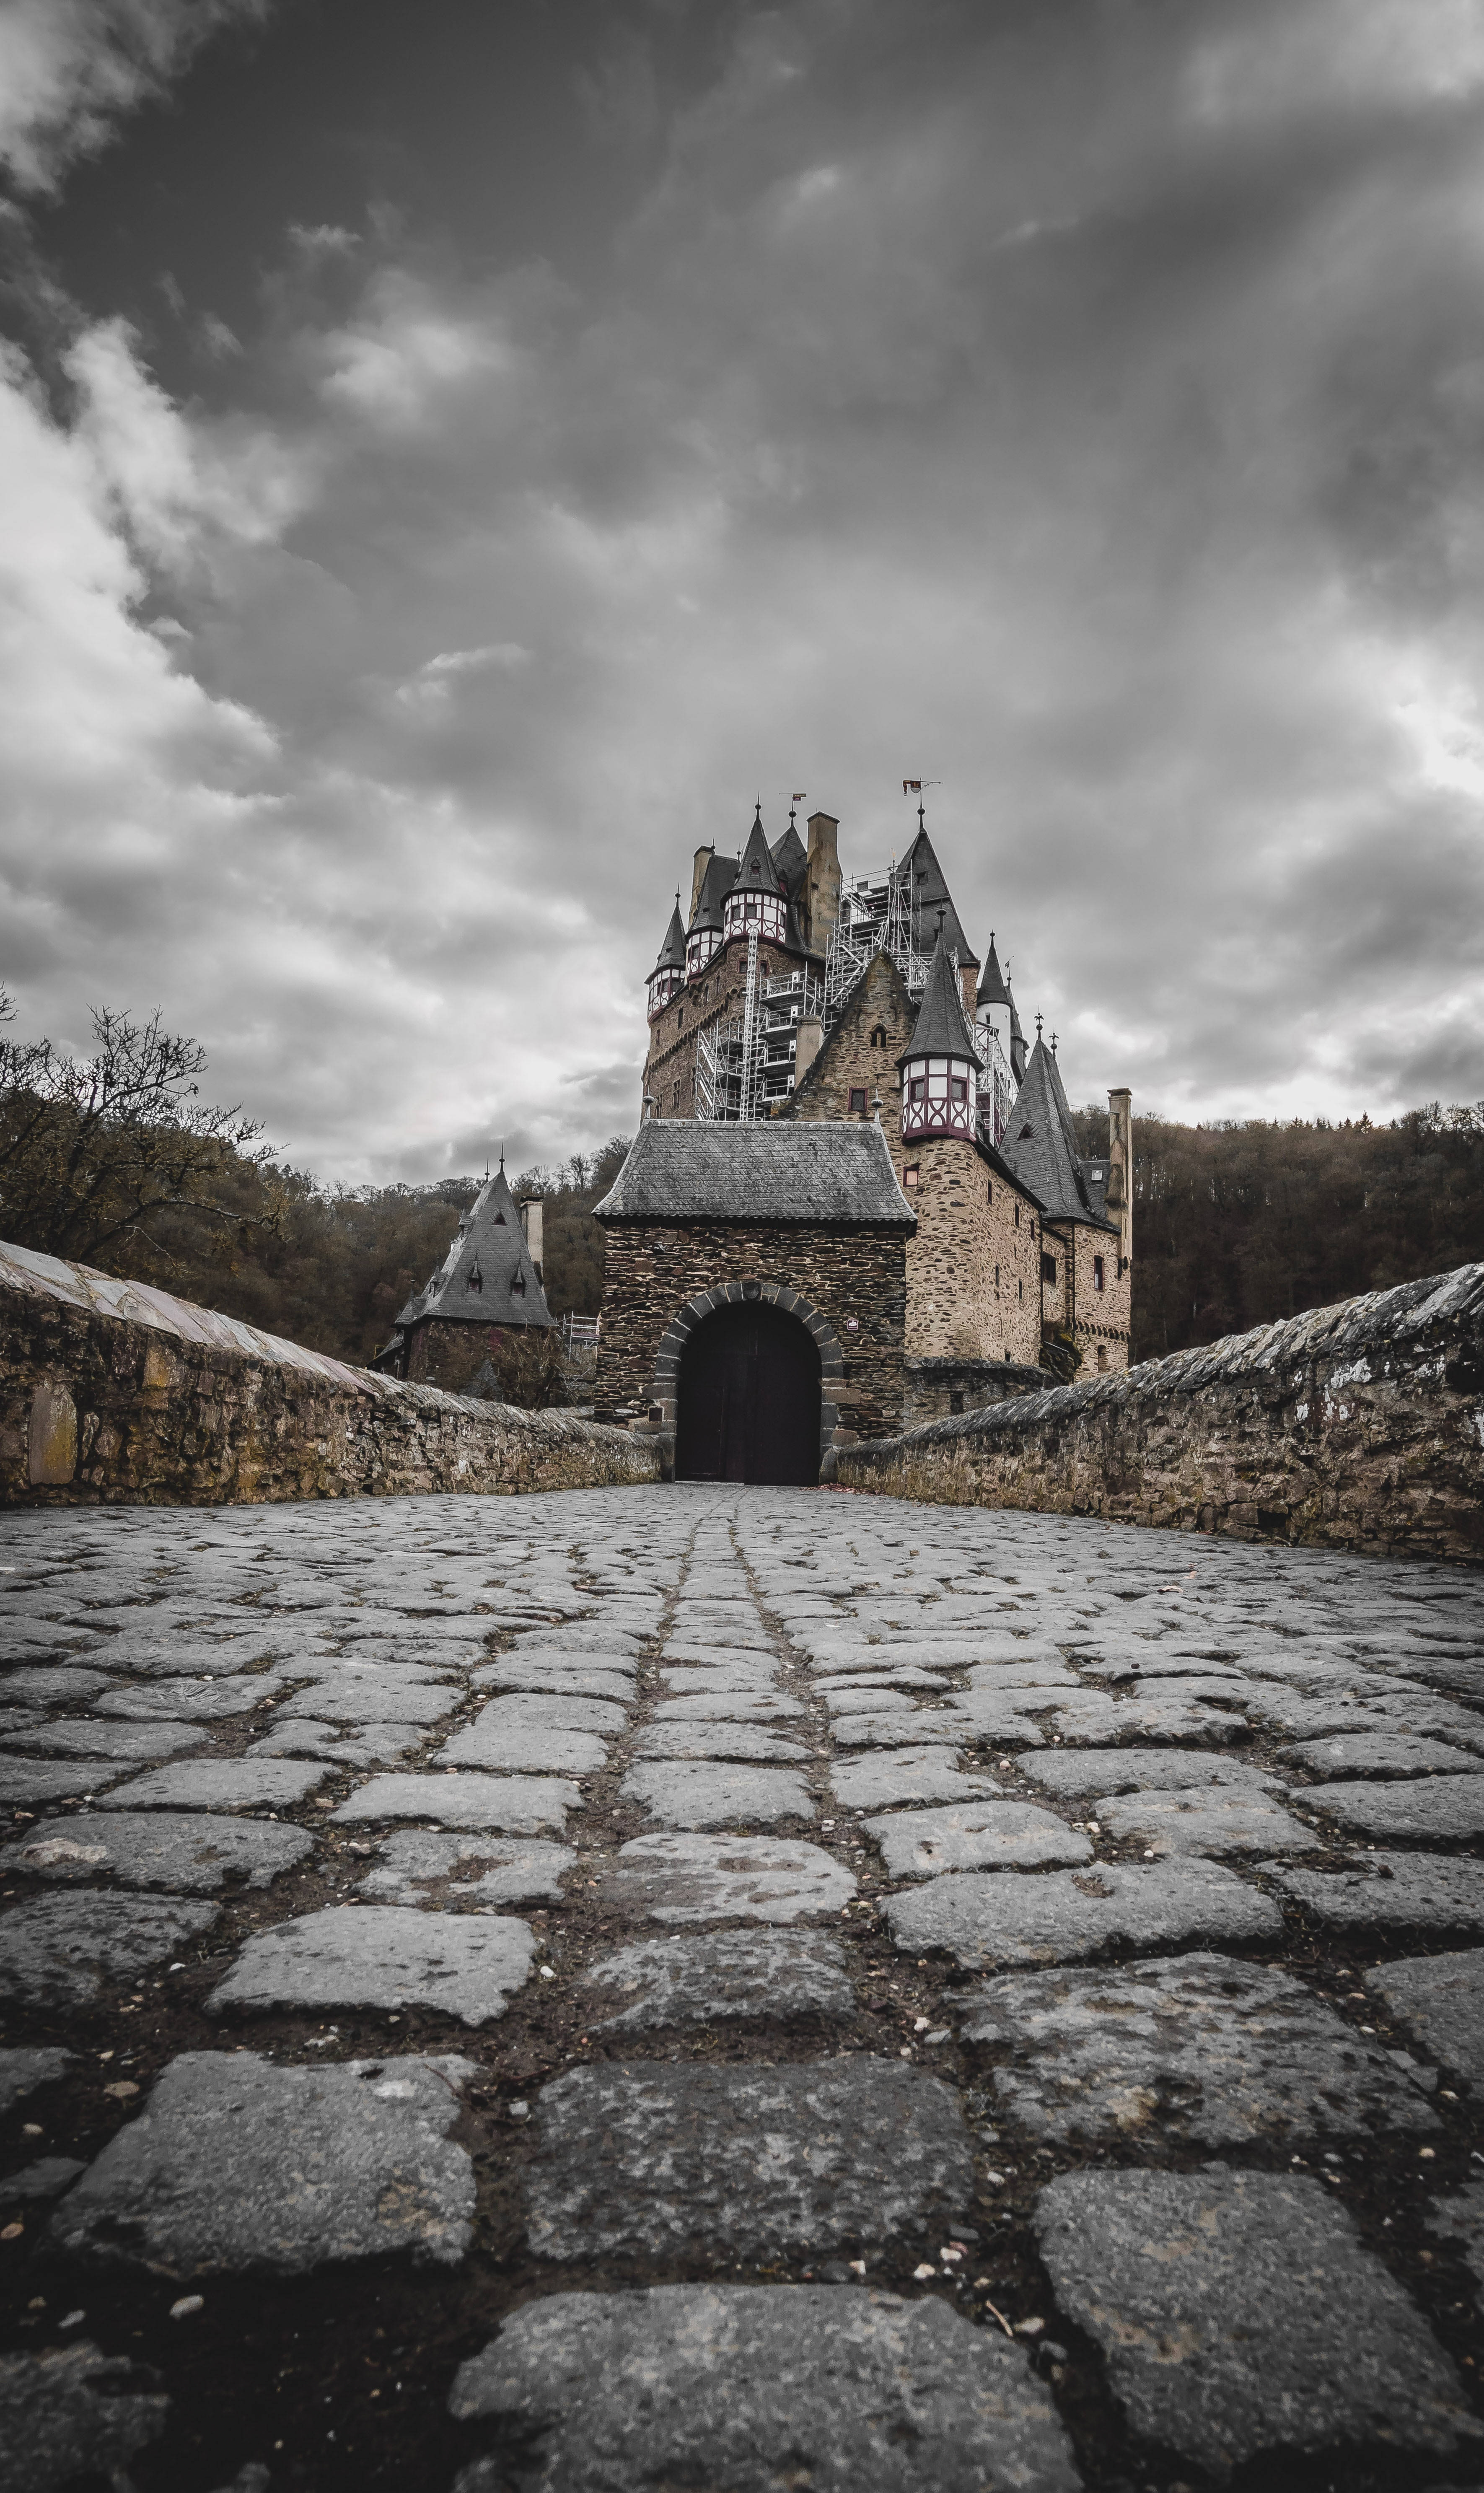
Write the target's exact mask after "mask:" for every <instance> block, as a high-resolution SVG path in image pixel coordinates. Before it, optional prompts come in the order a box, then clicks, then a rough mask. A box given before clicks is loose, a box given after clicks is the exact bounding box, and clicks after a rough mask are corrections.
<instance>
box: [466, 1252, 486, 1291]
mask: <svg viewBox="0 0 1484 2493" xmlns="http://www.w3.org/2000/svg"><path fill="white" fill-rule="evenodd" d="M484 1286H485V1277H484V1275H483V1273H482V1272H481V1271H480V1269H479V1258H478V1256H476V1257H475V1259H474V1262H473V1263H472V1264H471V1265H470V1267H469V1287H470V1289H471V1290H482V1289H483V1288H484Z"/></svg>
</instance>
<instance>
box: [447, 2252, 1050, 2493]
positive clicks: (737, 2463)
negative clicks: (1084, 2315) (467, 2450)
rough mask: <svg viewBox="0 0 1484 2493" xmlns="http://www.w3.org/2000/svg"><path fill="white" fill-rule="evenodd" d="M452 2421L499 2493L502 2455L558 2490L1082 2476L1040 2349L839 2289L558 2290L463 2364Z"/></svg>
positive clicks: (952, 2483)
mask: <svg viewBox="0 0 1484 2493" xmlns="http://www.w3.org/2000/svg"><path fill="white" fill-rule="evenodd" d="M449 2411H450V2413H451V2414H452V2415H454V2416H455V2417H457V2418H459V2419H460V2421H463V2422H469V2421H475V2420H477V2421H480V2422H483V2423H486V2424H488V2425H489V2426H490V2428H491V2440H490V2450H491V2461H490V2464H492V2469H493V2473H492V2474H490V2476H489V2477H488V2478H486V2479H485V2480H486V2481H487V2482H488V2483H489V2484H490V2486H491V2487H492V2486H493V2485H494V2484H496V2483H498V2482H500V2481H503V2480H508V2479H507V2470H506V2463H505V2461H504V2456H503V2453H505V2452H506V2451H508V2452H509V2464H510V2466H511V2467H512V2468H519V2471H520V2472H521V2474H522V2475H525V2474H526V2473H527V2471H528V2480H529V2481H530V2483H531V2485H532V2486H533V2487H535V2486H538V2485H539V2486H540V2487H542V2488H547V2493H557V2489H558V2488H562V2487H571V2488H573V2493H577V2488H579V2487H584V2488H585V2487H591V2488H594V2493H596V2488H597V2487H598V2486H599V2485H600V2484H601V2485H602V2486H604V2487H606V2488H607V2493H653V2489H654V2488H656V2487H658V2486H660V2485H667V2486H668V2485H674V2486H680V2485H686V2486H696V2487H700V2486H718V2487H720V2486H724V2485H725V2486H726V2487H727V2493H778V2488H779V2487H781V2486H783V2485H786V2484H795V2485H800V2486H804V2485H808V2486H811V2487H813V2488H814V2493H925V2488H928V2487H932V2488H933V2493H1011V2489H1012V2488H1023V2489H1024V2493H1077V2488H1078V2486H1079V2484H1080V2482H1081V2478H1079V2475H1078V2472H1077V2468H1076V2465H1075V2463H1074V2461H1073V2457H1072V2451H1071V2446H1070V2443H1069V2441H1068V2439H1067V2435H1066V2432H1065V2429H1064V2427H1063V2426H1062V2424H1061V2422H1060V2420H1059V2418H1058V2417H1057V2415H1056V2413H1055V2410H1054V2407H1053V2405H1052V2402H1051V2399H1050V2397H1049V2395H1048V2393H1047V2391H1046V2390H1045V2389H1044V2388H1042V2387H1041V2385H1040V2383H1039V2382H1038V2381H1037V2380H1036V2379H1035V2376H1034V2374H1033V2372H1032V2371H1031V2368H1030V2360H1029V2358H1028V2356H1027V2355H1026V2354H1025V2352H1024V2348H1022V2347H1019V2346H1012V2345H1009V2344H1007V2342H1006V2340H1005V2339H1004V2338H1003V2337H1001V2336H1000V2335H999V2334H998V2332H997V2331H994V2332H992V2331H990V2330H988V2329H983V2328H974V2327H972V2325H971V2324H970V2323H969V2322H968V2321H967V2320H965V2319H963V2318H961V2316H960V2315H959V2314H958V2313H957V2312H954V2311H952V2310H950V2309H949V2308H948V2306H947V2304H946V2303H944V2302H942V2301H940V2300H938V2299H937V2298H925V2299H923V2300H921V2301H915V2302H909V2301H905V2300H903V2299H901V2298H898V2297H897V2296H895V2295H886V2294H876V2293H870V2292H867V2291H864V2290H861V2291H850V2290H846V2289H842V2288H840V2287H838V2286H814V2285H778V2286H749V2285H662V2286H651V2287H648V2288H646V2289H644V2290H642V2291H641V2292H638V2293H632V2294H625V2293H616V2294H553V2295H549V2296H547V2297H546V2298H544V2299H542V2300H540V2301H535V2302H528V2303H526V2304H525V2305H524V2306H523V2308H522V2309H520V2310H519V2311H517V2312H514V2313H512V2315H511V2316H510V2318H509V2319H507V2320H506V2321H505V2322H504V2323H503V2324H502V2326H501V2328H500V2332H499V2335H498V2336H497V2337H496V2338H495V2339H494V2340H493V2341H492V2342H491V2343H490V2345H489V2346H488V2347H486V2348H485V2350H484V2352H483V2353H482V2354H479V2355H476V2356H474V2357H473V2358H471V2359H470V2360H469V2361H468V2362H466V2363H464V2364H462V2365H461V2366H460V2371H459V2373H458V2374H457V2376H456V2378H455V2381H454V2386H453V2389H452V2392H451V2394H450V2397H449ZM473 2474H474V2472H473V2471H471V2476H472V2475H473ZM476 2480H477V2479H476Z"/></svg>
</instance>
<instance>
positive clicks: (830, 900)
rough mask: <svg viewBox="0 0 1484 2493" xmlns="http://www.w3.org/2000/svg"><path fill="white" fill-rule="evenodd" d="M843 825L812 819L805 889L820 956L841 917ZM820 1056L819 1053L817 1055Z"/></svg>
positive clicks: (801, 1048)
mask: <svg viewBox="0 0 1484 2493" xmlns="http://www.w3.org/2000/svg"><path fill="white" fill-rule="evenodd" d="M839 838H840V825H839V824H838V823H837V822H836V820H835V817H834V815H833V814H811V815H810V817H809V863H808V867H807V869H806V872H805V878H804V889H805V892H806V894H807V899H808V909H809V942H810V946H811V948H812V949H813V950H814V951H816V952H824V951H827V950H828V948H829V940H830V933H831V930H832V928H833V927H834V924H835V920H836V919H837V917H838V916H840V852H839V848H838V845H837V843H838V841H839ZM803 1052H804V1026H803V1024H802V1023H800V1025H799V1054H800V1056H802V1055H803ZM816 1053H817V1051H816Z"/></svg>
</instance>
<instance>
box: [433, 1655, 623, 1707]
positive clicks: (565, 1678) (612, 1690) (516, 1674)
mask: <svg viewBox="0 0 1484 2493" xmlns="http://www.w3.org/2000/svg"><path fill="white" fill-rule="evenodd" d="M470 1686H471V1687H474V1688H506V1689H510V1690H513V1691H515V1692H517V1693H522V1694H525V1695H529V1696H533V1697H535V1696H547V1697H608V1700H609V1701H610V1702H611V1703H612V1704H614V1705H632V1704H633V1702H634V1683H633V1675H632V1674H631V1675H630V1676H628V1677H622V1676H620V1674H619V1673H618V1672H617V1671H616V1670H588V1669H584V1668H581V1667H579V1666H578V1665H577V1664H574V1665H573V1667H571V1669H564V1668H563V1667H561V1665H560V1664H558V1665H557V1666H556V1667H554V1668H552V1667H549V1666H548V1665H546V1664H542V1663H532V1662H515V1661H511V1662H491V1663H488V1664H487V1665H486V1666H485V1668H484V1669H483V1670H476V1671H475V1673H474V1676H473V1678H472V1680H471V1682H470Z"/></svg>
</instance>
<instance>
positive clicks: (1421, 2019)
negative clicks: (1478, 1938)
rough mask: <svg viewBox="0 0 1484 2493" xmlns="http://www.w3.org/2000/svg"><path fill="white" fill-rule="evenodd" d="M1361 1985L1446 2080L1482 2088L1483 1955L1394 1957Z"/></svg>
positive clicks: (1457, 1951) (1480, 1952) (1466, 1950)
mask: <svg viewBox="0 0 1484 2493" xmlns="http://www.w3.org/2000/svg"><path fill="white" fill-rule="evenodd" d="M1365 1984H1366V1989H1367V1990H1368V1991H1371V1992H1374V1993H1375V1995H1376V1997H1377V1998H1378V1999H1383V2000H1384V2001H1385V2003H1386V2006H1387V2007H1388V2008H1389V2010H1390V2011H1391V2014H1392V2016H1393V2017H1394V2018H1395V2019H1396V2020H1397V2023H1398V2024H1399V2025H1400V2026H1404V2027H1406V2029H1407V2031H1408V2033H1409V2034H1410V2035H1411V2036H1412V2037H1413V2039H1414V2041H1416V2042H1418V2043H1420V2044H1421V2046H1422V2049H1423V2050H1424V2052H1427V2053H1429V2054H1431V2056H1432V2057H1433V2058H1434V2059H1435V2060H1437V2061H1438V2062H1439V2065H1440V2066H1441V2067H1442V2068H1444V2069H1445V2070H1446V2071H1447V2072H1448V2074H1449V2076H1450V2077H1453V2078H1456V2079H1457V2080H1458V2082H1459V2084H1460V2085H1461V2086H1465V2087H1467V2088H1469V2091H1470V2092H1471V2093H1477V2092H1478V2091H1479V2090H1480V2089H1481V2088H1484V1950H1480V1949H1478V1948H1458V1949H1455V1950H1453V1951H1451V1952H1450V1953H1449V1954H1447V1955H1444V1956H1412V1957H1397V1958H1395V1959H1394V1960H1393V1962H1392V1963H1391V1964H1390V1965H1382V1966H1378V1967H1376V1969H1375V1971H1374V1972H1373V1973H1368V1974H1367V1975H1366V1977H1365Z"/></svg>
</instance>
